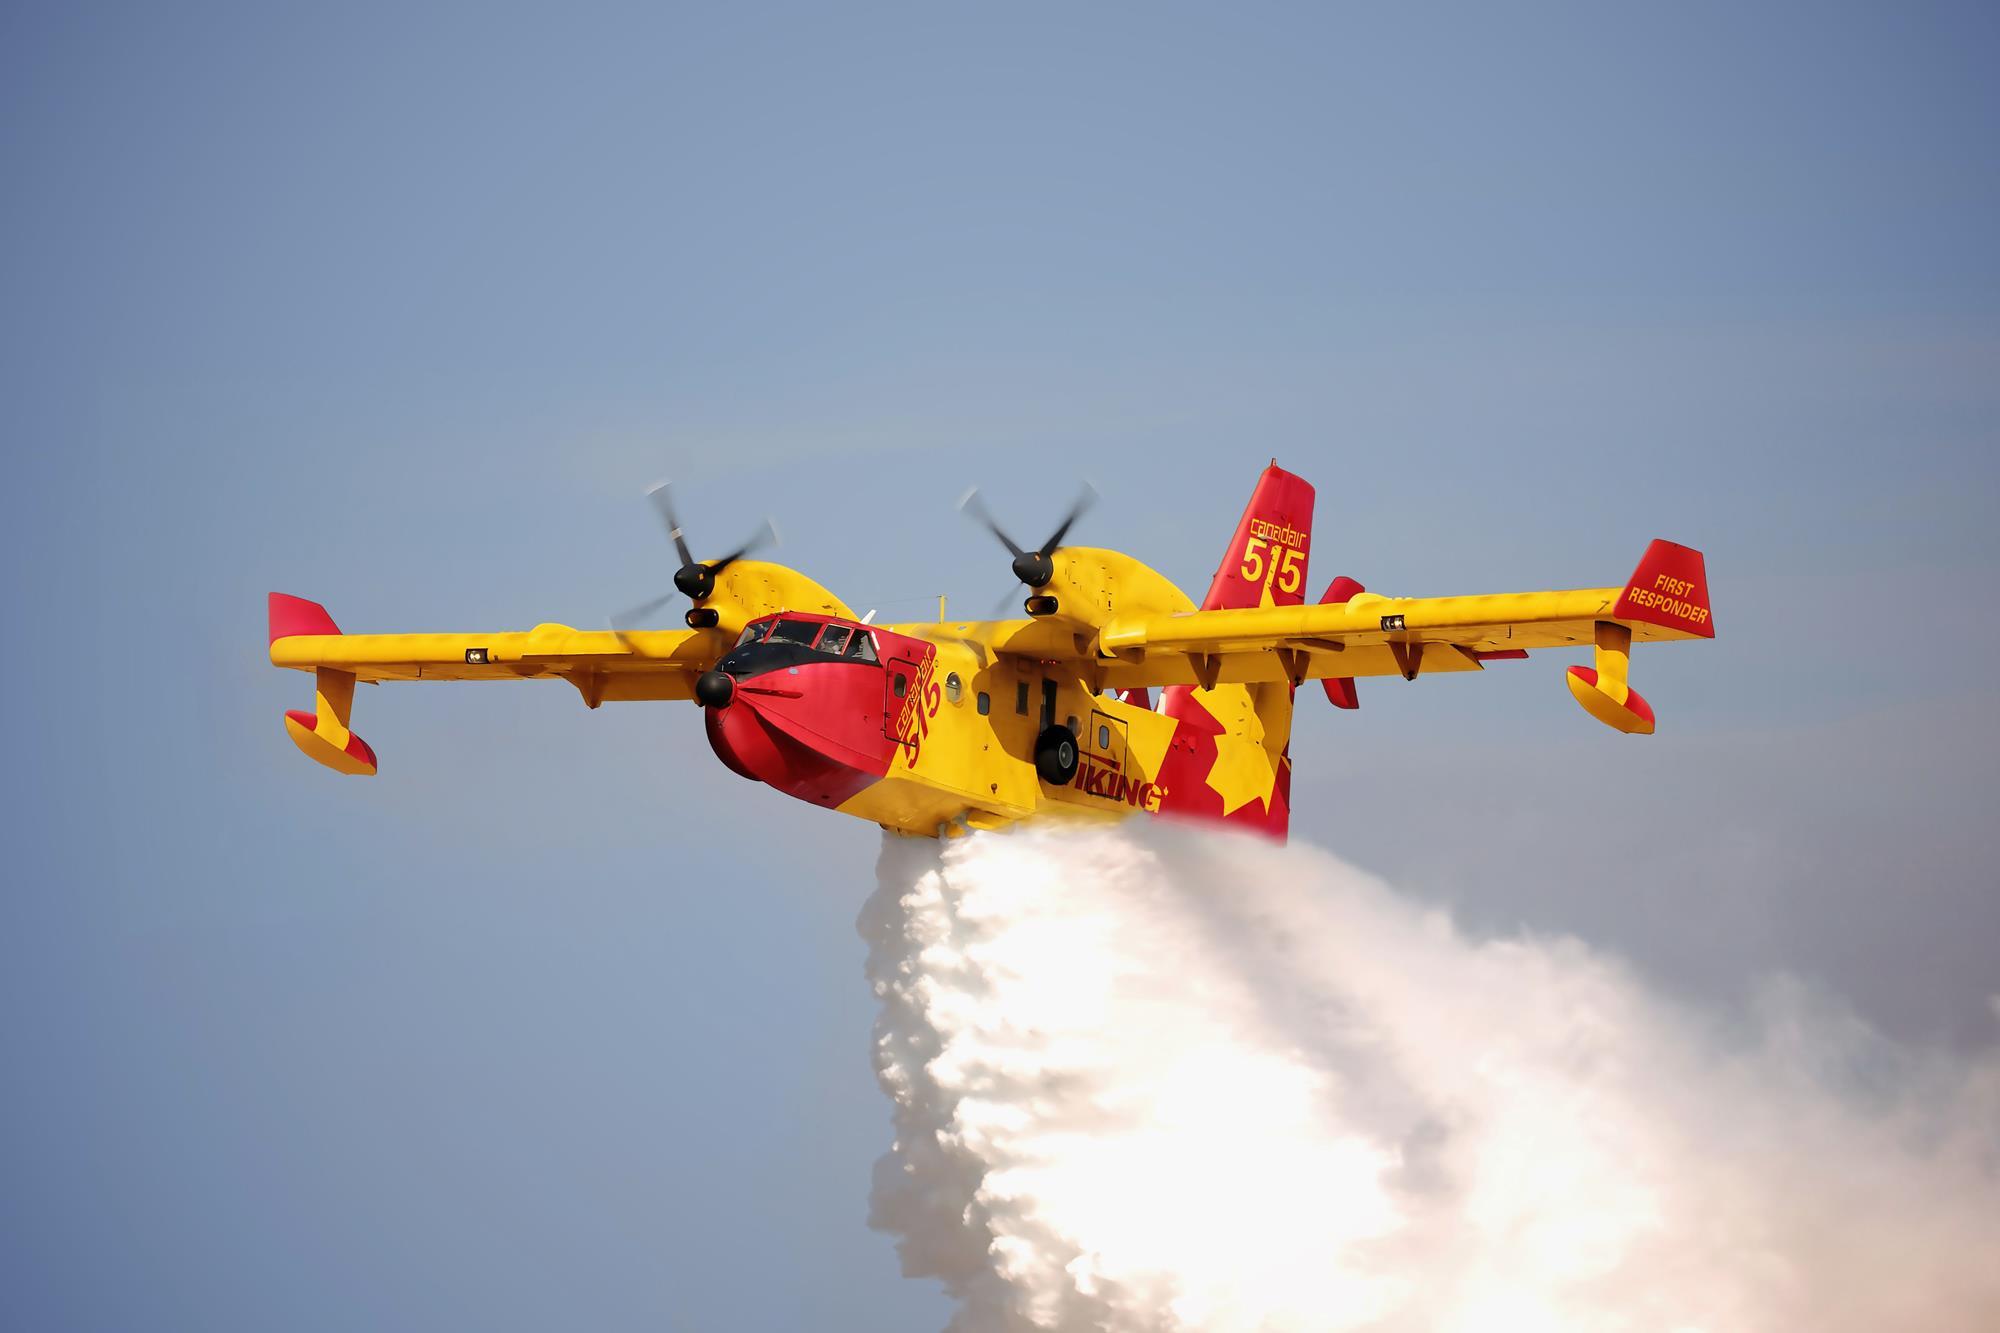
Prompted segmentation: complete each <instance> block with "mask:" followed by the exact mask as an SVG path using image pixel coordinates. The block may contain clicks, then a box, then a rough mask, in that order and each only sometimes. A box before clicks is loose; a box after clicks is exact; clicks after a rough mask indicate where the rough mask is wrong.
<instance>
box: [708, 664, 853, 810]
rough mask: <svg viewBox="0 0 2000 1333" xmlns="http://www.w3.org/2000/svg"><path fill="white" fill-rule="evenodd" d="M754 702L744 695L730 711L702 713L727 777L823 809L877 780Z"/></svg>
mask: <svg viewBox="0 0 2000 1333" xmlns="http://www.w3.org/2000/svg"><path fill="white" fill-rule="evenodd" d="M755 699H756V696H755V695H754V694H751V693H749V692H744V693H741V694H739V695H738V697H737V698H736V700H735V701H734V703H733V704H732V706H730V707H727V708H710V709H707V710H705V712H706V719H705V721H706V724H707V730H708V744H709V748H710V749H712V750H714V751H715V757H716V758H718V759H720V760H721V761H722V762H723V763H725V764H727V765H728V766H729V769H730V771H731V772H733V773H737V774H739V775H741V776H743V777H746V778H749V779H750V780H751V781H752V782H764V783H768V784H770V785H771V786H773V787H776V788H777V789H778V790H779V791H781V792H784V793H785V794H786V795H788V796H796V797H798V798H799V799H800V800H802V801H810V802H812V803H813V804H814V805H823V806H828V807H833V806H838V805H840V804H841V803H843V802H844V801H846V800H847V799H848V798H850V797H852V796H853V795H854V794H855V793H857V792H859V791H861V790H862V789H863V788H865V787H867V786H868V785H869V784H870V783H872V782H874V781H875V780H876V779H877V778H879V777H880V776H881V773H880V772H879V771H878V772H874V773H869V772H864V771H862V770H861V769H859V768H855V767H853V766H851V765H850V764H848V763H845V762H843V761H842V759H839V758H835V757H834V756H833V755H831V754H828V753H827V752H826V751H825V750H823V749H821V748H818V747H817V746H816V745H815V743H814V742H815V740H816V739H818V738H816V737H815V736H814V735H813V733H812V732H811V731H810V730H808V729H806V728H804V727H802V726H800V725H799V724H798V722H797V721H796V720H795V719H791V718H788V717H784V716H781V715H780V714H779V712H778V711H777V709H776V708H775V707H769V706H764V705H761V704H759V703H756V702H752V701H753V700H755ZM820 743H821V744H825V743H826V742H825V741H823V740H822V741H820ZM834 748H838V747H834ZM884 767H886V765H884Z"/></svg>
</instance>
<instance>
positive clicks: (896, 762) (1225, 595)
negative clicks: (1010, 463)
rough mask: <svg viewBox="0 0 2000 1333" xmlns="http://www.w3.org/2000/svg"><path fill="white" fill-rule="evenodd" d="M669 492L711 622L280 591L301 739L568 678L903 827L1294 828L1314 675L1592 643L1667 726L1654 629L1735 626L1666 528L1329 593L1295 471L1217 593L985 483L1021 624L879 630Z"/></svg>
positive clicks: (323, 752)
mask: <svg viewBox="0 0 2000 1333" xmlns="http://www.w3.org/2000/svg"><path fill="white" fill-rule="evenodd" d="M655 499H656V503H658V504H659V505H660V507H661V512H662V516H663V518H664V519H665V520H666V523H667V526H668V529H669V531H670V533H671V535H672V537H673V540H674V545H675V547H676V549H677V551H678V553H679V556H680V559H681V567H680V569H679V572H678V573H676V574H675V576H674V583H675V586H676V588H678V589H679V591H680V592H681V593H682V594H684V595H686V596H687V597H689V598H690V599H691V600H692V601H693V603H694V605H693V608H692V609H691V610H690V611H689V612H688V613H687V616H686V621H687V626H688V627H687V628H686V629H679V630H620V629H614V630H610V631H585V630H575V629H571V628H570V627H569V626H567V625H538V626H536V627H535V628H534V629H532V630H529V631H527V632H525V633H521V632H503V633H491V634H344V633H342V632H341V630H340V627H339V626H337V625H335V624H334V622H333V619H332V617H330V616H329V615H327V613H326V609H325V608H324V607H322V606H320V605H318V604H317V603H315V602H309V601H306V600H304V599H303V598H298V597H289V596H286V595H285V594H283V593H275V592H274V593H272V594H271V597H270V644H271V661H272V663H273V664H274V665H277V666H281V667H291V668H294V669H297V670H301V671H310V672H312V673H313V675H314V685H315V693H316V695H317V701H316V707H315V709H314V710H313V711H312V712H310V713H308V712H289V713H287V714H285V730H286V731H287V732H289V733H290V735H291V738H292V740H293V741H295V742H296V743H297V744H298V747H299V748H300V749H301V750H303V751H305V753H306V754H307V755H308V756H310V757H311V758H313V759H315V760H317V761H318V762H320V763H322V764H324V765H326V766H327V767H328V768H331V769H333V770H335V771H336V772H340V773H359V774H370V773H373V772H375V767H376V765H375V752H374V751H373V750H372V749H370V748H369V747H368V745H367V743H366V742H364V741H363V740H362V739H361V738H360V737H359V736H357V735H355V734H354V733H353V732H352V731H351V730H349V721H350V710H351V707H352V704H353V699H354V686H355V682H357V681H369V682H376V681H386V680H413V681H425V680H535V679H544V680H564V681H568V682H569V683H570V684H571V685H573V686H575V687H576V689H577V691H578V692H579V693H580V694H582V696H583V701H584V703H585V704H586V705H588V706H589V707H591V708H596V707H597V706H598V705H600V704H603V703H609V702H616V703H624V702H628V701H632V700H641V699H647V700H650V699H688V700H693V701H694V702H696V703H697V704H699V705H700V707H701V709H702V714H703V721H704V723H705V725H706V727H707V731H708V741H709V745H710V746H711V747H712V748H713V749H714V751H715V754H716V757H717V758H719V759H721V760H722V762H723V763H724V764H726V765H728V767H729V768H730V769H732V770H734V771H735V772H737V773H739V774H741V775H742V776H744V777H746V778H749V779H751V780H753V781H757V782H763V783H767V784H769V785H770V786H772V787H775V788H777V789H778V790H779V791H781V792H784V793H785V794H787V795H789V796H795V797H797V798H799V799H800V800H803V801H810V802H811V803H813V804H814V805H820V806H825V807H826V808H828V809H830V810H839V811H841V812H842V813H843V814H850V815H854V816H857V817H859V818H862V819H867V820H872V821H873V822H875V823H877V824H880V825H881V826H882V827H883V828H885V829H892V830H895V831H897V832H902V833H913V834H922V835H926V836H938V837H946V836H953V835H956V834H958V833H960V832H962V831H965V830H968V829H992V828H1001V827H1004V826H1007V825H1009V824H1012V823H1015V822H1017V821H1020V820H1024V819H1029V818H1031V817H1035V816H1038V815H1045V814H1057V813H1068V814H1077V815H1097V816H1121V815H1126V814H1130V813H1133V812H1140V811H1143V812H1145V813H1148V814H1161V815H1169V816H1182V817H1187V818H1192V819H1198V820H1207V821H1211V822H1215V823H1220V824H1224V825H1229V826H1235V827H1244V828H1249V829H1254V830H1256V831H1259V832H1262V833H1265V834H1267V835H1271V836H1274V837H1278V838H1282V837H1284V836H1285V832H1286V829H1287V826H1288V824H1289V820H1290V813H1291V767H1292V765H1291V756H1290V752H1289V747H1290V740H1291V731H1292V705H1293V700H1294V697H1295V694H1296V691H1297V689H1298V687H1299V686H1300V685H1301V684H1303V683H1304V682H1306V681H1308V680H1318V681H1320V682H1322V683H1323V685H1324V686H1325V689H1326V693H1327V696H1328V698H1330V699H1331V700H1332V701H1333V703H1335V704H1336V705H1338V706H1340V707H1343V708H1353V707H1355V705H1356V702H1357V699H1356V695H1355V687H1354V683H1355V681H1356V680H1357V679H1358V678H1360V677H1362V676H1391V675H1395V676H1401V677H1403V678H1404V679H1405V680H1416V679H1418V678H1419V677H1420V676H1426V675H1432V674H1437V673H1441V672H1447V671H1478V670H1481V669H1483V666H1484V664H1485V663H1487V662H1489V661H1492V660H1494V659H1496V658H1515V657H1526V656H1527V655H1528V652H1529V650H1531V649H1537V648H1575V647H1579V646H1582V645H1586V644H1588V645H1591V646H1593V647H1594V649H1595V652H1596V665H1595V667H1594V668H1593V667H1581V666H1573V667H1571V668H1569V671H1568V673H1567V676H1566V680H1567V682H1568V685H1569V690H1570V693H1571V694H1572V695H1573V696H1575V698H1576V701H1577V702H1578V703H1579V704H1581V705H1583V708H1584V710H1585V711H1586V712H1588V713H1589V714H1590V715H1591V716H1592V717H1594V718H1596V719H1597V720H1598V721H1600V722H1603V723H1604V724H1606V725H1607V726H1610V727H1614V728H1616V729H1617V730H1619V731H1622V732H1627V733H1633V734H1639V735H1646V734H1650V733H1651V732H1652V730H1653V710H1652V708H1651V707H1650V706H1649V705H1648V704H1647V703H1646V701H1645V699H1643V698H1642V697H1640V695H1639V693H1638V691H1636V690H1634V689H1633V688H1632V687H1631V686H1630V684H1628V683H1627V681H1628V671H1629V666H1630V659H1631V649H1632V644H1633V643H1634V642H1635V641H1636V642H1654V641H1659V640H1667V639H1707V638H1713V637H1714V635H1715V625H1714V622H1713V619H1712V617H1711V615H1710V611H1709V600H1708V578H1707V574H1706V572H1705V570H1704V568H1703V562H1702V556H1701V552H1699V551H1696V550H1692V549H1690V548H1688V547H1685V546H1677V545H1675V544H1674V543H1672V542H1667V541H1655V542H1653V543H1652V545H1651V546H1649V547H1648V548H1647V549H1646V553H1645V556H1644V557H1643V558H1642V559H1641V560H1640V562H1639V567H1638V568H1637V569H1636V570H1634V571H1633V574H1632V577H1631V578H1629V579H1627V580H1626V581H1625V582H1624V583H1623V584H1620V585H1617V586H1615V587H1605V588H1583V589H1578V590H1575V591H1571V592H1519V593H1492V594H1485V595H1480V596H1471V597H1422V598H1402V597H1382V596H1378V595H1376V594H1374V593H1370V592H1368V591H1366V590H1365V589H1363V588H1362V586H1361V585H1360V584H1359V583H1356V582H1355V581H1354V580H1352V579H1349V578H1337V579H1335V580H1333V582H1332V583H1331V584H1330V585H1329V586H1328V587H1327V589H1326V591H1325V593H1324V594H1323V595H1322V596H1321V597H1320V599H1319V601H1318V602H1316V603H1313V604H1307V603H1306V601H1305V592H1306V567H1307V560H1308V557H1309V555H1310V553H1311V532H1312V510H1313V488H1312V487H1311V486H1310V485H1309V484H1308V483H1307V482H1305V481H1304V480H1303V479H1301V478H1299V477H1296V476H1293V475H1292V474H1291V473H1289V472H1285V471H1283V470H1281V469H1280V468H1279V467H1278V466H1277V465H1276V464H1275V463H1273V464H1272V465H1271V466H1270V467H1268V468H1266V469H1265V470H1264V473H1263V475H1262V476H1261V477H1259V478H1258V481H1257V488H1256V490H1255V492H1254V493H1253V494H1252V495H1251V497H1250V504H1249V506H1248V507H1247V508H1246V509H1245V510H1244V511H1243V518H1242V520H1241V521H1240V522H1239V523H1238V524H1237V526H1236V535H1235V536H1234V537H1232V538H1231V539H1230V543H1229V546H1228V548H1227V549H1226V550H1225V551H1224V553H1223V558H1222V563H1221V565H1220V566H1219V567H1218V568H1217V570H1216V572H1215V577H1214V579H1213V581H1212V582H1211V583H1210V584H1209V588H1208V595H1207V596H1206V597H1205V598H1204V599H1203V600H1202V603H1201V605H1200V607H1199V608H1197V607H1196V606H1195V605H1194V603H1193V602H1191V601H1190V600H1189V599H1188V597H1187V596H1186V595H1185V594H1184V593H1182V592H1181V590H1180V589H1178V588H1176V587H1175V586H1174V585H1173V584H1172V583H1170V582H1168V581H1167V579H1166V578H1164V577H1163V576H1162V575H1160V574H1158V573H1156V572H1155V571H1154V570H1152V569H1150V568H1148V567H1147V566H1146V565H1143V564H1141V563H1140V562H1139V561H1137V560H1135V559H1133V558H1132V557H1131V556H1128V555H1123V554H1121V553H1119V552H1117V551H1108V550H1099V549H1095V548H1092V547H1083V546H1066V545H1064V544H1063V539H1064V538H1065V537H1066V536H1067V535H1068V532H1069V528H1070V525H1071V524H1072V523H1073V522H1074V521H1075V519H1076V517H1077V515H1078V513H1079V512H1081V504H1079V506H1078V508H1077V509H1075V510H1072V512H1071V513H1070V515H1069V517H1067V518H1065V519H1064V520H1063V523H1062V525H1061V526H1060V527H1058V528H1057V529H1056V532H1055V534H1054V535H1053V536H1052V537H1050V538H1049V540H1048V541H1046V542H1044V543H1043V544H1042V545H1041V546H1040V547H1036V548H1032V549H1023V548H1022V547H1020V546H1017V545H1016V544H1015V543H1014V542H1013V540H1012V539H1011V538H1009V537H1008V536H1007V535H1006V533H1005V532H1003V531H1002V530H1001V529H1000V526H999V525H998V524H997V523H995V522H993V520H992V518H991V517H990V516H989V515H987V514H986V512H985V510H984V509H983V508H982V507H980V506H979V505H978V504H977V497H976V495H973V496H968V503H967V504H966V508H968V509H969V510H970V511H971V512H972V513H973V514H974V515H975V516H976V517H979V518H980V519H981V520H982V521H984V522H985V523H986V524H987V526H988V527H990V528H991V529H992V530H993V532H994V534H995V535H996V536H998V537H999V538H1000V540H1001V541H1002V542H1003V543H1005V545H1006V546H1007V548H1008V550H1009V551H1010V552H1011V553H1012V556H1013V571H1014V574H1015V576H1016V577H1017V578H1019V579H1020V581H1021V582H1022V583H1024V584H1026V585H1027V586H1028V588H1029V594H1030V595H1029V596H1028V598H1027V600H1026V603H1025V605H1024V607H1023V609H1024V611H1025V612H1026V615H1025V617H1023V618H1019V619H1010V620H996V621H978V622H965V623H938V624H904V625H875V624H870V623H867V622H866V621H865V620H862V619H857V618H856V617H855V615H854V613H853V612H852V611H850V610H849V609H848V608H847V607H846V606H844V605H843V604H842V603H841V601H840V599H839V598H837V597H835V596H834V595H833V594H832V593H830V592H828V591H827V590H826V589H825V588H822V587H820V586H819V585H818V584H817V583H815V582H813V581H812V580H811V579H809V578H807V577H806V576H805V575H803V574H801V573H799V572H797V571H796V570H792V569H787V568H785V567H784V566H782V565H777V564H770V563H767V562H764V561H757V560H750V559H746V558H744V557H745V556H746V555H747V554H748V549H749V548H745V549H744V550H740V551H736V552H733V553H731V554H730V555H727V556H724V557H722V558H720V559H717V560H710V561H697V560H696V559H694V557H693V555H692V554H691V552H690V551H689V549H688V546H687V542H686V539H685V537H684V535H683V534H682V531H681V528H680V524H679V522H678V521H677V520H676V519H675V517H674V515H673V509H672V502H671V499H670V497H669V495H668V493H667V492H666V491H664V490H658V491H656V492H655ZM661 600H662V602H664V600H665V599H661ZM657 605H658V603H656V604H655V606H657ZM871 614H872V613H871ZM1156 689H1157V690H1159V691H1160V694H1159V698H1158V701H1157V702H1155V701H1154V698H1153V694H1152V692H1153V691H1154V690H1156Z"/></svg>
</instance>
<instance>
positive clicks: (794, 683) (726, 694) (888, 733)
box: [697, 612, 1177, 835]
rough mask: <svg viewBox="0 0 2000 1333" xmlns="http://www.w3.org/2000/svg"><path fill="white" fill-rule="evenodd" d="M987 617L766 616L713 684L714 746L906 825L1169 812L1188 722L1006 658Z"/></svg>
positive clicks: (734, 761) (704, 695) (924, 830)
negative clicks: (1054, 776)
mask: <svg viewBox="0 0 2000 1333" xmlns="http://www.w3.org/2000/svg"><path fill="white" fill-rule="evenodd" d="M983 628H984V627H983V626H981V625H978V624H958V625H953V624H940V625H936V626H909V625H903V626H897V627H895V628H893V629H892V628H886V627H883V626H875V625H864V624H861V623H860V622H858V621H853V620H847V619H843V618H841V617H836V616H827V615H813V614H807V613H803V612H786V613H781V614H779V615H774V616H767V617H763V618H761V619H759V620H756V621H753V622H751V623H750V625H749V626H747V627H746V628H745V629H744V631H743V634H742V637H741V638H740V639H739V640H738V642H737V645H736V646H735V648H733V649H732V650H731V651H730V652H729V653H728V654H726V655H725V656H724V657H723V658H722V659H721V660H720V661H719V662H718V663H717V664H716V667H715V672H714V673H713V674H712V675H710V676H706V677H704V678H703V680H702V681H701V682H700V683H699V684H698V686H697V697H698V698H699V699H700V701H701V702H702V703H703V705H704V712H705V715H706V717H705V721H706V727H707V732H708V739H709V744H710V745H711V746H712V747H713V748H714V750H715V753H716V755H717V757H718V758H720V759H721V760H722V761H723V763H725V764H727V765H728V766H729V767H730V769H732V770H733V771H735V772H736V773H739V774H741V775H742V776H744V777H747V778H750V779H753V780H754V781H758V782H763V783H766V784H768V785H770V786H772V787H774V788H776V789H777V790H779V791H781V792H784V793H785V794H786V795H788V796H793V797H796V798H798V799H799V800H803V801H808V802H811V803H812V804H814V805H820V806H825V807H827V808H829V809H835V810H839V811H841V812H842V813H845V814H851V815H855V816H858V817H860V818H863V819H868V820H872V821H874V822H876V823H879V824H882V825H884V826H885V827H888V828H893V829H896V830H899V831H902V832H909V833H921V834H926V835H935V834H937V833H938V832H939V830H940V828H941V827H943V828H946V829H950V828H952V827H970V828H992V827H998V826H1001V825H1005V824H1008V823H1012V822H1014V821H1016V820H1020V819H1025V818H1027V817H1029V816H1030V815H1034V814H1036V813H1038V812H1046V811H1049V810H1050V809H1052V808H1059V809H1062V810H1066V811H1068V812H1071V813H1074V814H1077V815H1081V816H1092V815H1095V816H1098V817H1115V816H1119V815H1126V814H1131V813H1134V812H1142V811H1143V812H1147V813H1154V812H1157V811H1158V810H1159V809H1160V808H1161V807H1162V805H1163V804H1164V803H1165V801H1166V799H1167V797H1168V795H1169V793H1168V790H1167V788H1166V787H1165V785H1164V784H1163V781H1162V777H1163V774H1162V769H1163V768H1164V767H1165V764H1166V760H1167V755H1168V750H1169V746H1170V742H1171V739H1172V736H1173V733H1174V731H1175V729H1176V727H1177V723H1176V722H1175V720H1174V719H1172V718H1169V717H1166V716H1164V715H1162V714H1160V713H1158V712H1155V711H1153V709H1152V708H1151V707H1149V706H1148V704H1149V702H1150V700H1148V699H1147V698H1146V697H1145V696H1144V695H1143V694H1142V695H1140V697H1139V698H1138V699H1136V700H1133V699H1128V698H1125V697H1112V696H1110V695H1104V694H1093V693H1091V692H1090V689H1089V687H1088V685H1087V683H1086V682H1085V681H1084V680H1082V679H1081V678H1079V677H1077V676H1075V675H1074V674H1073V673H1069V672H1065V671H1062V670H1058V669H1056V668H1054V667H1053V666H1052V665H1051V666H1050V667H1049V669H1047V670H1037V669H1035V664H1033V663H1023V662H1021V661H1019V660H1018V659H1014V658H1011V657H1002V656H1000V655H998V654H996V653H994V652H993V651H992V649H991V648H990V647H988V646H987V644H986V643H985V642H984V640H983V638H982V630H983ZM718 677H719V679H718ZM1057 725H1060V726H1063V727H1066V728H1067V729H1068V730H1069V732H1070V733H1071V734H1072V735H1074V736H1075V738H1076V749H1077V755H1076V764H1075V772H1074V775H1073V776H1072V777H1071V778H1070V779H1069V780H1068V781H1067V782H1063V783H1059V784H1058V783H1050V782H1048V781H1046V780H1044V778H1043V776H1042V775H1041V774H1040V773H1038V772H1037V769H1036V764H1035V744H1036V741H1037V739H1038V738H1040V737H1042V736H1043V735H1044V734H1045V733H1047V732H1048V731H1049V729H1050V728H1051V727H1054V726H1057Z"/></svg>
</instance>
